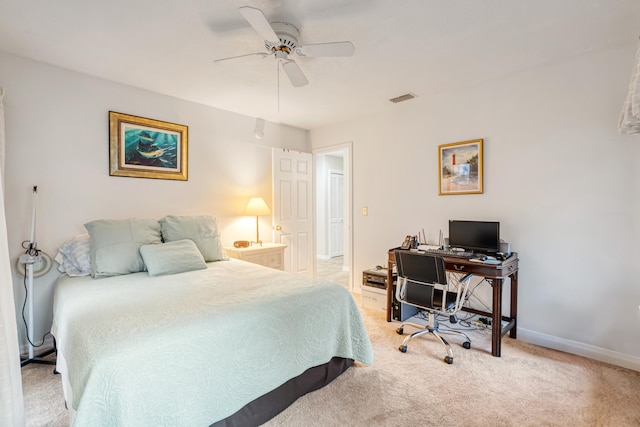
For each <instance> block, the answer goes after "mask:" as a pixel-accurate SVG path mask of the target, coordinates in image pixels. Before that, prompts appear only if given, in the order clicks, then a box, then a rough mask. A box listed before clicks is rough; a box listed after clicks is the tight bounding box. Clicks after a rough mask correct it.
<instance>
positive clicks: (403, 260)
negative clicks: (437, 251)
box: [395, 251, 447, 285]
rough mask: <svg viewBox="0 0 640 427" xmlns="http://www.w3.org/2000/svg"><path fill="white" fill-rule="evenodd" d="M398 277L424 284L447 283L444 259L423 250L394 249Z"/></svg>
mask: <svg viewBox="0 0 640 427" xmlns="http://www.w3.org/2000/svg"><path fill="white" fill-rule="evenodd" d="M395 260H396V267H397V269H398V277H404V278H406V279H408V280H410V281H412V282H417V283H424V284H434V283H437V284H440V285H446V284H447V275H446V271H445V268H444V260H443V259H442V257H441V256H438V255H433V254H427V253H424V252H410V251H395Z"/></svg>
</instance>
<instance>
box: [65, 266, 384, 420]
mask: <svg viewBox="0 0 640 427" xmlns="http://www.w3.org/2000/svg"><path fill="white" fill-rule="evenodd" d="M208 267H209V268H208V269H206V270H199V271H192V272H188V273H181V274H175V275H170V276H160V277H149V276H148V275H147V273H135V274H129V275H126V276H116V277H110V278H105V279H91V278H88V277H75V278H69V277H66V276H62V277H61V278H60V279H59V281H58V283H57V285H56V290H55V297H54V322H53V323H54V324H53V327H52V331H53V334H54V336H55V337H56V341H57V345H58V352H59V355H60V357H59V360H60V361H62V363H59V366H58V369H59V370H60V371H61V372H62V374H63V375H64V376H66V380H67V383H68V385H69V386H70V390H66V392H67V398H69V397H70V396H69V395H71V396H72V401H71V402H68V404H69V405H70V406H72V407H73V410H74V411H75V416H74V425H76V426H110V427H113V426H189V427H192V426H207V425H209V424H211V423H213V422H215V421H218V420H220V419H223V418H225V417H227V416H229V415H232V414H233V413H235V412H236V411H237V410H239V409H240V408H241V407H243V406H244V405H245V404H247V403H248V402H250V401H252V400H254V399H256V398H257V397H259V396H261V395H263V394H265V393H267V392H268V391H270V390H272V389H274V388H276V387H278V386H279V385H281V384H283V383H284V382H286V381H287V380H289V379H290V378H293V377H295V376H297V375H300V374H301V373H302V372H304V371H305V370H307V369H308V368H310V367H313V366H317V365H321V364H323V363H326V362H328V361H329V360H330V359H331V358H332V357H334V356H338V357H345V358H352V359H355V360H358V361H360V362H362V363H365V364H371V363H372V362H373V350H372V348H371V344H370V342H369V338H368V336H367V333H366V330H365V329H364V325H363V323H362V319H361V317H360V313H359V311H358V308H357V307H356V304H355V302H354V301H353V298H352V297H351V295H350V294H349V292H347V290H346V289H344V288H343V287H341V286H340V285H338V284H335V283H331V282H325V281H320V280H312V279H309V278H306V277H301V276H297V275H292V274H289V273H285V272H281V271H278V270H273V269H268V268H265V267H261V266H258V265H254V264H249V263H246V262H242V261H237V260H230V261H219V262H215V263H209V264H208Z"/></svg>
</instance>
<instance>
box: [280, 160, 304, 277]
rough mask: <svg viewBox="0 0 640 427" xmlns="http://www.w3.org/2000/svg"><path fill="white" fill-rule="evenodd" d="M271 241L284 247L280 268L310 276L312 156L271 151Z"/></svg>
mask: <svg viewBox="0 0 640 427" xmlns="http://www.w3.org/2000/svg"><path fill="white" fill-rule="evenodd" d="M272 154H273V157H272V160H273V161H272V165H273V208H274V209H273V220H274V240H275V241H276V242H280V243H283V244H285V245H287V249H285V262H284V268H285V270H286V271H290V272H292V273H299V274H304V275H307V276H312V275H313V258H312V255H313V251H312V243H313V238H312V236H313V235H312V229H313V228H312V227H313V218H312V217H311V216H310V213H311V212H312V209H311V207H312V202H313V201H312V191H311V184H312V180H313V176H312V163H311V162H312V156H311V153H300V152H292V151H288V150H282V149H278V148H274V149H273V152H272Z"/></svg>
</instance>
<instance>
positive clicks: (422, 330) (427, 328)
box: [396, 313, 471, 365]
mask: <svg viewBox="0 0 640 427" xmlns="http://www.w3.org/2000/svg"><path fill="white" fill-rule="evenodd" d="M433 325H435V326H433ZM405 326H412V327H414V328H417V329H419V331H416V332H414V333H412V334H411V335H409V336H408V337H406V338H405V339H404V341H402V344H400V347H399V348H398V350H400V351H401V352H402V353H406V352H407V344H408V343H409V341H411V340H412V339H413V338H417V337H419V336H422V335H427V334H431V335H433V336H434V337H436V338H437V339H438V341H440V342H441V343H442V345H443V346H444V348H445V349H446V351H447V355H446V356H445V357H444V361H445V362H447V363H448V364H449V365H451V364H452V363H453V349H452V348H451V344H449V342H448V341H447V340H445V339H444V337H442V336H441V335H440V334H456V335H462V336H463V337H464V338H466V341H465V342H463V343H462V347H464V348H466V349H469V348H471V340H470V339H469V337H468V336H467V335H466V334H465V333H464V332H460V331H439V330H438V325H437V323H436V322H435V316H433V314H432V313H430V314H429V324H428V325H420V324H418V323H413V322H404V323H403V324H402V325H400V327H399V328H398V329H396V332H397V333H398V335H403V334H404V327H405Z"/></svg>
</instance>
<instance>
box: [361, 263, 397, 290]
mask: <svg viewBox="0 0 640 427" xmlns="http://www.w3.org/2000/svg"><path fill="white" fill-rule="evenodd" d="M387 271H388V270H387V269H386V268H378V267H376V268H371V269H369V270H365V271H363V272H362V285H363V286H371V287H373V288H379V289H387ZM392 277H393V280H394V281H395V279H396V274H395V273H393V276H392Z"/></svg>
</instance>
